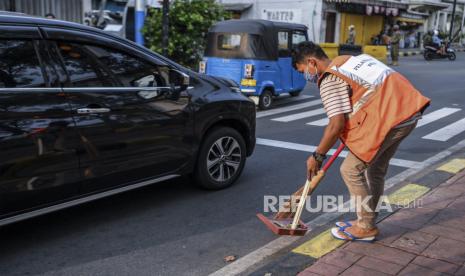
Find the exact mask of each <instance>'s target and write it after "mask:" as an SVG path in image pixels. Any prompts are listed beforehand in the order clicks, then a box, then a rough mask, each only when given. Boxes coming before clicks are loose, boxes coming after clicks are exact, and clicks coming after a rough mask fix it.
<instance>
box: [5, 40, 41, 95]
mask: <svg viewBox="0 0 465 276" xmlns="http://www.w3.org/2000/svg"><path fill="white" fill-rule="evenodd" d="M4 87H8V88H15V87H45V80H44V76H43V74H42V68H41V66H40V62H39V58H38V56H37V51H36V49H35V45H34V41H32V40H0V88H4Z"/></svg>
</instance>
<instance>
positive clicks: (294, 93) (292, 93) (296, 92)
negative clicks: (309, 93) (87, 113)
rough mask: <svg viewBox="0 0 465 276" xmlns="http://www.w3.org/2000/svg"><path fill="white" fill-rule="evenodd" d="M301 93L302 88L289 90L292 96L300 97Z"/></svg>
mask: <svg viewBox="0 0 465 276" xmlns="http://www.w3.org/2000/svg"><path fill="white" fill-rule="evenodd" d="M300 93H302V90H299V91H294V92H289V95H291V97H298V96H300Z"/></svg>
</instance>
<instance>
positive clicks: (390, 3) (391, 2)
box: [325, 0, 408, 9]
mask: <svg viewBox="0 0 465 276" xmlns="http://www.w3.org/2000/svg"><path fill="white" fill-rule="evenodd" d="M325 1H326V2H328V3H340V4H364V5H374V6H384V7H388V8H398V9H407V6H408V5H407V4H406V3H401V2H398V1H395V0H350V1H334V0H325Z"/></svg>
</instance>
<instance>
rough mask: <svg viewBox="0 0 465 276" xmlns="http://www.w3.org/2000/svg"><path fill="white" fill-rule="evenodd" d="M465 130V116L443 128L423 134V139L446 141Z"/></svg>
mask: <svg viewBox="0 0 465 276" xmlns="http://www.w3.org/2000/svg"><path fill="white" fill-rule="evenodd" d="M464 131H465V118H463V119H462V120H459V121H457V122H455V123H452V124H450V125H447V126H445V127H443V128H441V129H438V130H436V131H435V132H432V133H430V134H428V135H425V136H423V137H422V138H423V139H428V140H434V141H441V142H445V141H447V140H449V139H450V138H452V137H454V136H456V135H459V134H460V133H462V132H464Z"/></svg>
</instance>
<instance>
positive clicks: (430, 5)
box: [410, 0, 450, 10]
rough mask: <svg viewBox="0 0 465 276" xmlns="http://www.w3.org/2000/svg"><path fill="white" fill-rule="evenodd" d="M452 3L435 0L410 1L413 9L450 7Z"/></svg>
mask: <svg viewBox="0 0 465 276" xmlns="http://www.w3.org/2000/svg"><path fill="white" fill-rule="evenodd" d="M449 5H450V4H447V3H441V2H433V1H419V0H411V1H410V8H411V9H418V8H420V9H429V10H442V9H445V8H448V7H449Z"/></svg>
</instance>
